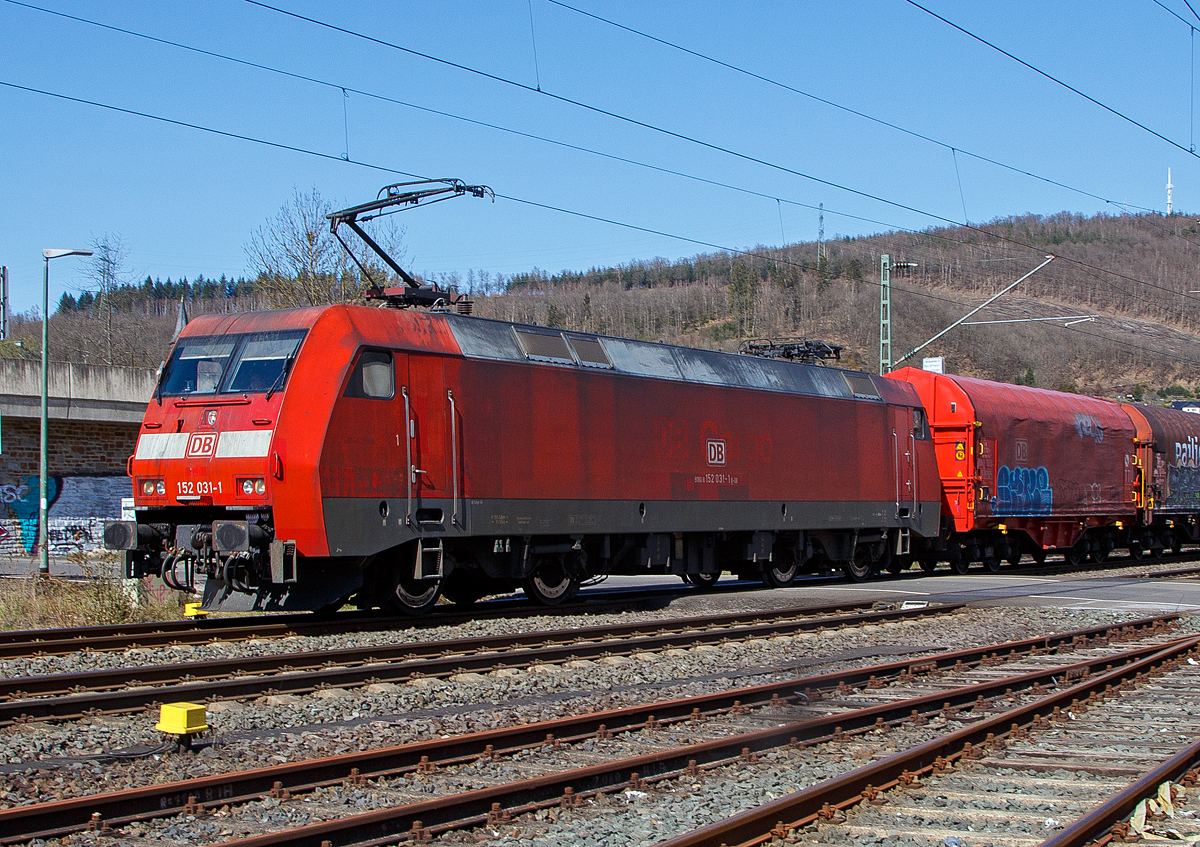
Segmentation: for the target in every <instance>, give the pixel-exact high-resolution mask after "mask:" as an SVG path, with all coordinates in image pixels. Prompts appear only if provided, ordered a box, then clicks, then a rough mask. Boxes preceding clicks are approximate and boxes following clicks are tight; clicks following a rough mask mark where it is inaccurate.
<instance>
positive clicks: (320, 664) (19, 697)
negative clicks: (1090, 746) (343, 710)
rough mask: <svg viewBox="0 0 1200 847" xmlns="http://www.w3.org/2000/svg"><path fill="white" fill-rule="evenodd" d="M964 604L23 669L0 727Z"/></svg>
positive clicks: (825, 609) (866, 620) (762, 634)
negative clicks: (43, 671) (39, 672)
mask: <svg viewBox="0 0 1200 847" xmlns="http://www.w3.org/2000/svg"><path fill="white" fill-rule="evenodd" d="M961 606H962V604H947V605H934V606H925V605H923V604H922V605H921V606H918V607H915V608H903V607H901V608H889V609H882V610H877V611H873V610H872V609H871V604H868V603H857V604H840V605H833V606H819V607H801V608H795V609H784V610H771V611H757V612H739V613H734V614H721V615H705V616H699V617H689V618H677V619H672V620H659V621H644V622H639V623H630V624H615V625H607V626H602V627H589V628H574V629H562V630H552V631H548V632H533V633H522V634H506V635H489V636H478V637H474V638H463V639H454V640H442V641H430V642H416V643H402V644H391V645H373V646H369V647H354V648H343V649H337V650H319V651H311V652H303V653H289V654H287V655H284V656H281V655H276V654H272V655H266V656H255V657H240V658H236V659H221V660H214V661H203V662H187V663H181V664H169V665H151V666H144V667H130V668H117V669H105V670H96V671H84V672H80V673H68V674H50V675H46V676H27V677H21V678H18V679H3V680H0V726H4V725H9V724H12V723H20V722H24V721H28V720H33V719H57V720H66V719H72V718H78V717H80V716H83V715H86V714H101V713H102V714H120V713H124V712H130V711H135V710H138V709H141V708H144V707H146V706H153V705H156V704H161V703H164V702H172V701H179V700H188V699H200V700H213V699H237V698H244V697H252V696H258V695H261V694H281V693H291V694H296V693H307V692H311V691H315V690H319V689H322V688H345V687H355V686H361V685H371V684H378V683H394V682H404V681H407V680H409V679H412V678H414V677H446V676H451V675H454V674H460V673H468V672H476V671H492V670H496V669H499V668H517V667H528V666H530V665H534V664H545V663H553V662H566V661H574V660H580V659H590V658H602V657H606V656H627V655H631V654H635V653H639V652H646V651H654V650H665V649H670V648H675V647H692V646H696V645H699V644H722V643H726V642H729V641H739V640H743V641H744V640H750V639H755V638H770V637H774V636H780V635H788V634H791V633H797V632H814V631H821V630H828V629H832V628H840V627H848V626H862V625H867V624H872V623H882V622H886V621H894V620H903V619H908V618H915V617H923V616H927V615H941V614H946V613H949V612H952V611H954V610H955V609H959V608H961Z"/></svg>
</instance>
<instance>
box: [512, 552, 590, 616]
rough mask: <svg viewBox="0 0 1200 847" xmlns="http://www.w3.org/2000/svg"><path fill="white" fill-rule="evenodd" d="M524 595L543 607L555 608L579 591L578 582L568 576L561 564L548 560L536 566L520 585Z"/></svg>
mask: <svg viewBox="0 0 1200 847" xmlns="http://www.w3.org/2000/svg"><path fill="white" fill-rule="evenodd" d="M521 587H522V588H524V589H525V595H526V596H527V597H530V598H532V599H534V600H537V601H538V602H539V603H541V604H542V605H543V606H557V605H558V604H559V603H563V602H566V601H567V600H570V599H571V598H572V597H574V596H575V594H576V593H577V592H578V591H579V580H578V579H575V578H574V577H572V576H570V575H569V574H568V573H567V569H566V567H565V566H564V564H563V562H562V561H561V560H559V559H549V560H547V561H545V562H542V563H541V564H540V565H538V566H537V569H536V570H534V572H533V573H532V574H530V575H529V576H527V577H525V579H524V581H523V582H522V583H521Z"/></svg>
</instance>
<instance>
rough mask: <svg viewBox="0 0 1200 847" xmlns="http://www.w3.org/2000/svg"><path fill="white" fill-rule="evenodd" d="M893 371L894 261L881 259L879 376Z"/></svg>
mask: <svg viewBox="0 0 1200 847" xmlns="http://www.w3.org/2000/svg"><path fill="white" fill-rule="evenodd" d="M891 369H892V261H891V256H889V255H888V254H887V253H884V254H883V255H882V256H880V257H879V374H880V376H883V375H884V374H887V373H888V372H889V371H890V370H891Z"/></svg>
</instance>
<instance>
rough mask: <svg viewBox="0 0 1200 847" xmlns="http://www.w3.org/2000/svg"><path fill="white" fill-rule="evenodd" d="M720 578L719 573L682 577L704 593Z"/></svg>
mask: <svg viewBox="0 0 1200 847" xmlns="http://www.w3.org/2000/svg"><path fill="white" fill-rule="evenodd" d="M720 578H721V575H720V574H719V573H690V574H688V575H687V576H685V577H684V579H686V580H687V581H688V582H690V583H691V584H692V585H694V586H696V587H697V588H699V589H701V590H704V591H708V590H709V589H711V588H713V587H715V586H716V584H717V580H718V579H720Z"/></svg>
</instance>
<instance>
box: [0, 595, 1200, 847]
mask: <svg viewBox="0 0 1200 847" xmlns="http://www.w3.org/2000/svg"><path fill="white" fill-rule="evenodd" d="M1170 622H1171V617H1170V616H1164V617H1160V618H1153V619H1146V620H1144V621H1138V622H1130V623H1127V624H1121V625H1114V626H1108V627H1096V628H1091V629H1087V630H1077V631H1073V632H1067V633H1062V634H1059V635H1055V636H1050V637H1043V638H1036V639H1028V640H1024V641H1018V642H1006V643H1002V644H992V645H987V646H984V647H981V648H974V649H970V650H959V651H954V652H949V653H942V654H937V655H932V656H924V657H921V658H915V659H909V660H905V661H898V662H891V663H887V664H882V665H874V666H869V667H861V668H855V669H851V670H844V671H837V672H834V673H827V674H821V675H816V676H809V677H803V678H799V679H788V680H785V681H781V682H775V683H771V684H764V685H756V686H752V687H745V688H739V689H732V690H728V691H721V692H715V693H711V694H705V695H700V696H695V697H688V698H683V699H677V700H668V701H660V702H655V703H647V704H641V705H637V706H633V707H628V708H623V709H613V710H608V711H604V712H593V713H590V714H584V715H577V716H572V717H568V718H560V719H557V720H552V721H544V722H539V723H530V724H521V725H516V726H508V727H504V728H500V729H495V730H489V731H486V732H477V733H472V734H469V735H460V736H454V737H449V738H435V739H431V740H428V741H423V742H420V743H415V744H406V745H401V746H397V747H391V748H385V749H378V750H371V751H365V752H358V753H353V754H349V755H345V756H336V757H329V758H324V759H316V760H309V761H302V762H293V763H289V764H285V765H280V766H276V767H270V768H258V769H254V770H248V771H240V772H235V773H227V774H221V775H214V776H208V777H204V778H201V779H191V780H186V781H181V782H176V783H171V784H165V785H155V786H149V787H146V788H138V789H131V790H127V791H119V792H110V793H105V794H93V795H87V796H82V797H76V798H71V799H64V800H59V801H57V802H41V803H37V804H35V805H29V806H20V807H16V808H10V809H6V810H3V811H0V843H3V844H13V843H18V842H23V841H27V840H29V839H31V838H34V837H37V838H48V837H60V836H63V835H67V834H70V833H72V832H78V831H80V830H82V829H88V828H90V829H93V830H101V831H103V830H105V829H110V830H119V829H121V828H123V827H131V826H133V825H142V824H144V823H145V822H147V821H152V820H153V819H156V818H164V817H173V816H176V815H178V814H180V813H181V812H182V813H184V814H185V815H186V816H190V817H188V818H187V819H188V820H198V821H204V820H205V819H206V815H207V814H208V813H211V812H213V811H214V810H224V811H222V812H221V814H223V815H226V818H224V819H225V820H227V819H228V817H227V813H228V807H237V806H239V805H245V804H253V803H256V802H261V803H269V804H274V805H275V806H279V805H280V804H290V803H293V801H302V802H303V804H304V812H305V813H306V815H307V816H308V817H309V818H312V817H318V818H320V817H328V818H329V819H325V820H318V821H316V822H312V823H308V824H307V825H299V826H295V827H290V828H287V829H283V830H280V831H275V832H267V833H259V834H256V835H253V836H251V837H247V838H242V839H240V840H238V841H235V842H234V843H237V844H240V845H244V847H258V846H259V845H262V847H265V845H284V844H287V845H312V846H313V847H320V845H321V844H322V843H323V842H329V843H330V844H331V845H336V846H337V847H341V845H351V844H368V843H369V844H379V843H392V842H395V841H397V840H403V839H405V838H408V839H410V840H413V841H416V842H421V841H423V840H425V839H427V838H428V837H430V836H433V835H437V834H440V833H443V832H447V831H450V830H455V829H463V828H471V827H474V826H478V825H488V824H490V825H493V826H499V825H509V824H510V823H511V822H512V821H513V820H514V819H515V818H516V817H517V816H519V815H522V814H526V813H529V812H537V811H539V810H545V809H548V808H553V809H571V808H577V807H580V806H581V804H589V803H595V802H603V798H604V796H605V794H606V792H614V791H616V792H620V791H622V790H626V789H628V790H633V791H644V790H649V786H651V785H652V784H654V783H657V782H661V781H663V780H669V779H674V778H678V777H680V776H686V777H687V778H688V779H689V780H690V779H699V778H701V775H702V774H703V773H704V772H705V771H708V770H713V769H720V768H727V767H729V766H731V765H732V766H735V767H736V766H738V763H743V764H745V765H746V766H750V765H751V764H752V763H753V761H754V759H755V757H757V756H759V755H761V754H764V753H767V752H769V751H792V752H795V751H797V750H799V749H801V748H803V747H806V746H809V745H828V744H839V743H845V742H846V741H847V740H848V739H852V738H857V737H859V736H861V735H863V734H870V733H877V732H879V731H881V730H886V729H888V728H891V727H899V726H904V725H906V724H908V723H910V722H913V721H916V722H918V723H919V722H923V721H927V720H929V719H931V718H932V719H934V720H940V719H942V718H944V717H945V716H948V715H952V716H955V717H957V718H959V719H964V720H965V719H976V718H979V716H981V715H987V714H990V713H991V712H994V711H995V710H996V709H997V708H998V704H1001V703H1007V702H1012V701H1020V700H1022V699H1023V698H1024V699H1028V698H1034V702H1035V703H1038V702H1043V701H1044V700H1045V699H1046V697H1047V696H1052V695H1046V691H1048V690H1053V689H1054V687H1055V686H1056V685H1057V684H1058V682H1059V681H1060V680H1063V679H1068V678H1070V679H1083V680H1086V679H1090V678H1093V677H1096V676H1102V677H1106V678H1108V677H1112V678H1114V679H1115V678H1116V677H1114V676H1113V674H1117V675H1119V674H1121V673H1122V672H1123V669H1127V668H1130V667H1133V668H1137V669H1142V668H1147V669H1148V668H1153V667H1157V666H1159V665H1161V664H1162V663H1163V662H1165V661H1168V660H1169V659H1170V657H1171V656H1174V655H1177V654H1179V653H1181V652H1182V651H1183V650H1186V649H1190V648H1191V647H1194V646H1195V645H1196V644H1197V643H1200V637H1197V638H1190V639H1179V638H1173V637H1172V636H1171V634H1170ZM1132 641H1137V642H1138V643H1137V644H1136V645H1132V646H1129V647H1127V648H1120V647H1118V646H1116V645H1118V644H1120V643H1123V642H1132ZM1110 669H1113V670H1110ZM1134 672H1137V671H1132V672H1130V673H1134ZM972 674H974V675H975V677H972V676H971V675H972ZM854 689H857V693H856V692H855V691H854ZM914 689H916V690H914ZM863 692H866V693H876V694H877V695H887V694H888V693H889V692H890V693H891V694H892V696H890V697H881V699H882V702H879V703H876V704H873V705H870V706H866V707H862V706H860V705H857V704H856V703H855V702H854V697H855V696H857V695H861V694H862V693H863ZM827 703H829V704H834V705H832V706H828V705H827ZM1048 714H1051V715H1056V714H1057V712H1056V711H1054V710H1051V711H1050V712H1048ZM980 719H982V718H980ZM764 722H765V723H766V724H767V727H766V728H761V727H762V724H763V723H764ZM747 723H749V724H751V727H750V728H749V729H748V728H747V725H746V724H747ZM647 736H649V738H647ZM589 746H590V749H588V748H589ZM647 750H649V751H648V752H647ZM530 757H533V758H534V759H535V761H532V762H528V763H526V765H525V767H526V770H525V772H524V774H523V778H521V779H519V780H516V781H512V780H506V779H504V775H505V773H506V772H508V771H510V770H511V765H512V763H513V762H514V761H518V760H522V759H523V758H524V759H528V758H530ZM539 758H540V759H541V761H537V759H539ZM597 760H602V761H597ZM530 766H532V767H533V772H531V771H530V770H529V769H528V768H529V767H530ZM443 778H444V780H446V782H445V783H444V784H442V785H435V783H437V782H438V780H439V779H443ZM368 781H369V782H370V784H371V786H372V790H373V791H378V792H382V793H384V794H387V795H389V796H388V799H387V802H386V803H385V804H384V808H380V809H377V810H375V811H371V812H368V813H365V814H357V815H347V814H346V808H345V805H344V801H343V800H340V799H339V798H337V797H335V796H332V795H337V794H338V793H339V792H341V793H345V792H347V791H356V790H360V789H361V788H363V787H364V786H366V785H367V784H368ZM418 782H423V783H425V785H424V786H420V787H419V788H418V790H416V791H414V790H409V789H412V788H416V787H417V783H418ZM400 786H408V787H409V789H406V788H403V787H400ZM426 786H434V787H433V788H432V789H431V790H432V793H433V794H435V795H438V796H435V797H433V798H432V799H429V798H428V796H427V795H428V793H430V792H428V791H425V790H424V788H425V787H426ZM454 786H457V789H456V788H454ZM293 805H296V806H298V805H299V804H298V803H296V804H293ZM139 822H141V824H139ZM260 829H261V827H260ZM130 831H132V830H130ZM114 834H116V833H115V832H114ZM124 834H126V835H127V834H128V832H126V833H124ZM141 834H143V835H148V834H149V833H145V832H142V833H141ZM229 834H245V833H235V832H234V831H233V830H231V831H230V833H229ZM151 837H152V835H151ZM189 840H194V839H189ZM201 840H209V841H211V840H213V839H201Z"/></svg>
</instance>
